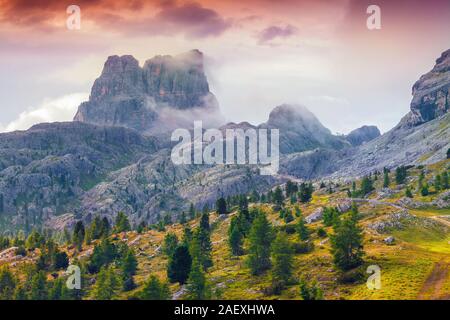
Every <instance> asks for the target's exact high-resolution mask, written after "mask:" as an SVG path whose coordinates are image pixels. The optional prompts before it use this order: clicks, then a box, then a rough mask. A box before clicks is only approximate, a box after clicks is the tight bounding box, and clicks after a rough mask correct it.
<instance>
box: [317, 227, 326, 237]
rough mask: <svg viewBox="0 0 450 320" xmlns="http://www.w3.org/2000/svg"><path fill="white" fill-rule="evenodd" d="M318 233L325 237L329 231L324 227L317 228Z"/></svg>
mask: <svg viewBox="0 0 450 320" xmlns="http://www.w3.org/2000/svg"><path fill="white" fill-rule="evenodd" d="M317 235H318V236H319V237H320V238H325V237H326V236H327V232H326V231H325V229H324V228H319V229H317Z"/></svg>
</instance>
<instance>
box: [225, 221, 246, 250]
mask: <svg viewBox="0 0 450 320" xmlns="http://www.w3.org/2000/svg"><path fill="white" fill-rule="evenodd" d="M233 218H236V217H233ZM228 234H229V236H228V244H229V246H230V250H231V253H232V254H233V255H235V256H240V255H242V254H243V253H244V252H243V251H244V250H243V249H242V244H243V238H244V237H243V234H242V233H241V232H240V231H239V228H238V227H237V226H234V227H233V226H232V225H231V224H230V231H229V233H228Z"/></svg>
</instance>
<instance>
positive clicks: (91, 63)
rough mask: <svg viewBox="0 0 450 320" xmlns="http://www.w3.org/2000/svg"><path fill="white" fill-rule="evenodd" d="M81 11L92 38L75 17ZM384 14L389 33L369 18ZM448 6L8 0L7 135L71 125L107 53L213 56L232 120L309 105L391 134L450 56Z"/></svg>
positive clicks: (414, 2) (338, 125) (1, 90)
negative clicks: (72, 25)
mask: <svg viewBox="0 0 450 320" xmlns="http://www.w3.org/2000/svg"><path fill="white" fill-rule="evenodd" d="M69 4H77V5H78V6H79V7H80V8H81V30H68V29H67V28H66V18H67V16H68V15H67V13H66V8H67V6H68V5H69ZM369 4H377V5H379V7H380V8H381V27H382V28H381V30H372V31H370V30H368V29H367V27H366V19H367V17H368V16H369V15H368V14H367V13H366V9H367V7H368V6H369ZM449 31H450V1H448V0H429V1H419V0H396V1H392V0H391V1H388V0H380V1H373V0H372V1H365V0H335V1H329V0H310V1H300V0H297V1H294V0H286V1H283V0H277V1H273V0H248V1H245V0H242V1H232V0H228V1H205V0H201V1H171V0H159V1H139V0H125V1H110V0H108V1H106V0H90V1H88V0H81V1H76V0H75V1H73V0H71V1H68V2H66V1H61V0H46V1H39V2H38V1H32V2H30V1H25V0H13V1H6V0H0V108H1V113H0V131H12V130H16V129H26V128H28V127H29V126H30V125H32V124H34V123H37V122H41V121H67V120H71V119H72V117H73V115H74V113H75V111H76V108H77V106H78V104H79V103H80V102H81V101H83V100H86V99H87V98H88V95H89V92H90V88H91V86H92V84H93V81H94V80H95V79H96V78H97V77H98V76H99V74H100V72H101V69H102V67H103V63H104V62H105V61H106V58H107V56H109V55H113V54H119V55H122V54H132V55H133V56H135V57H136V58H137V59H138V60H139V61H140V62H141V64H143V63H144V61H145V60H146V59H148V58H151V57H153V56H154V55H157V54H178V53H181V52H184V51H188V50H190V49H194V48H197V49H199V50H201V51H202V52H203V53H204V54H205V57H206V61H205V64H206V70H207V73H208V80H209V82H210V86H211V91H213V93H214V94H215V95H216V96H217V98H218V100H219V103H220V106H221V110H222V112H223V114H224V115H225V116H226V117H227V119H228V120H230V121H235V122H236V121H249V122H251V123H254V124H257V123H260V122H263V121H265V120H266V119H267V117H268V114H269V112H270V110H271V109H273V108H274V107H275V106H277V105H280V104H282V103H295V104H303V105H305V106H306V107H307V108H309V109H310V110H311V111H312V112H313V113H315V114H316V115H317V117H318V118H319V119H320V120H321V121H322V123H323V124H324V125H325V126H327V127H328V128H330V129H331V130H332V131H333V132H339V133H348V132H349V131H351V130H352V129H354V128H356V127H359V126H361V125H364V124H374V125H377V126H378V127H379V128H380V129H381V130H382V131H386V130H389V129H390V128H391V127H393V126H394V125H395V124H397V123H398V121H399V120H400V118H401V117H402V116H403V115H405V114H406V113H407V112H408V110H409V103H410V101H411V87H412V85H413V84H414V82H415V81H416V80H418V78H419V77H420V75H422V74H424V73H426V72H428V71H429V70H430V69H431V68H432V67H433V65H434V61H435V60H436V59H437V58H438V57H439V56H440V54H441V53H442V52H443V51H445V50H446V49H449V48H450V36H449Z"/></svg>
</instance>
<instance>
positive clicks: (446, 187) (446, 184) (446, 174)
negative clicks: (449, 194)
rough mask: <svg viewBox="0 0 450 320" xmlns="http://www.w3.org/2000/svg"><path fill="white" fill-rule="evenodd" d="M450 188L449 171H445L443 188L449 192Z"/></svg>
mask: <svg viewBox="0 0 450 320" xmlns="http://www.w3.org/2000/svg"><path fill="white" fill-rule="evenodd" d="M449 187H450V185H449V182H448V173H447V171H444V172H443V173H442V188H443V189H444V190H447V189H448V188H449Z"/></svg>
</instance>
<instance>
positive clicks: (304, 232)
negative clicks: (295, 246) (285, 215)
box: [296, 217, 310, 241]
mask: <svg viewBox="0 0 450 320" xmlns="http://www.w3.org/2000/svg"><path fill="white" fill-rule="evenodd" d="M296 231H297V234H298V237H299V239H300V240H301V241H306V240H308V239H309V234H310V232H309V229H308V227H307V226H306V222H305V218H303V217H300V219H298V222H297V226H296Z"/></svg>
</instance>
